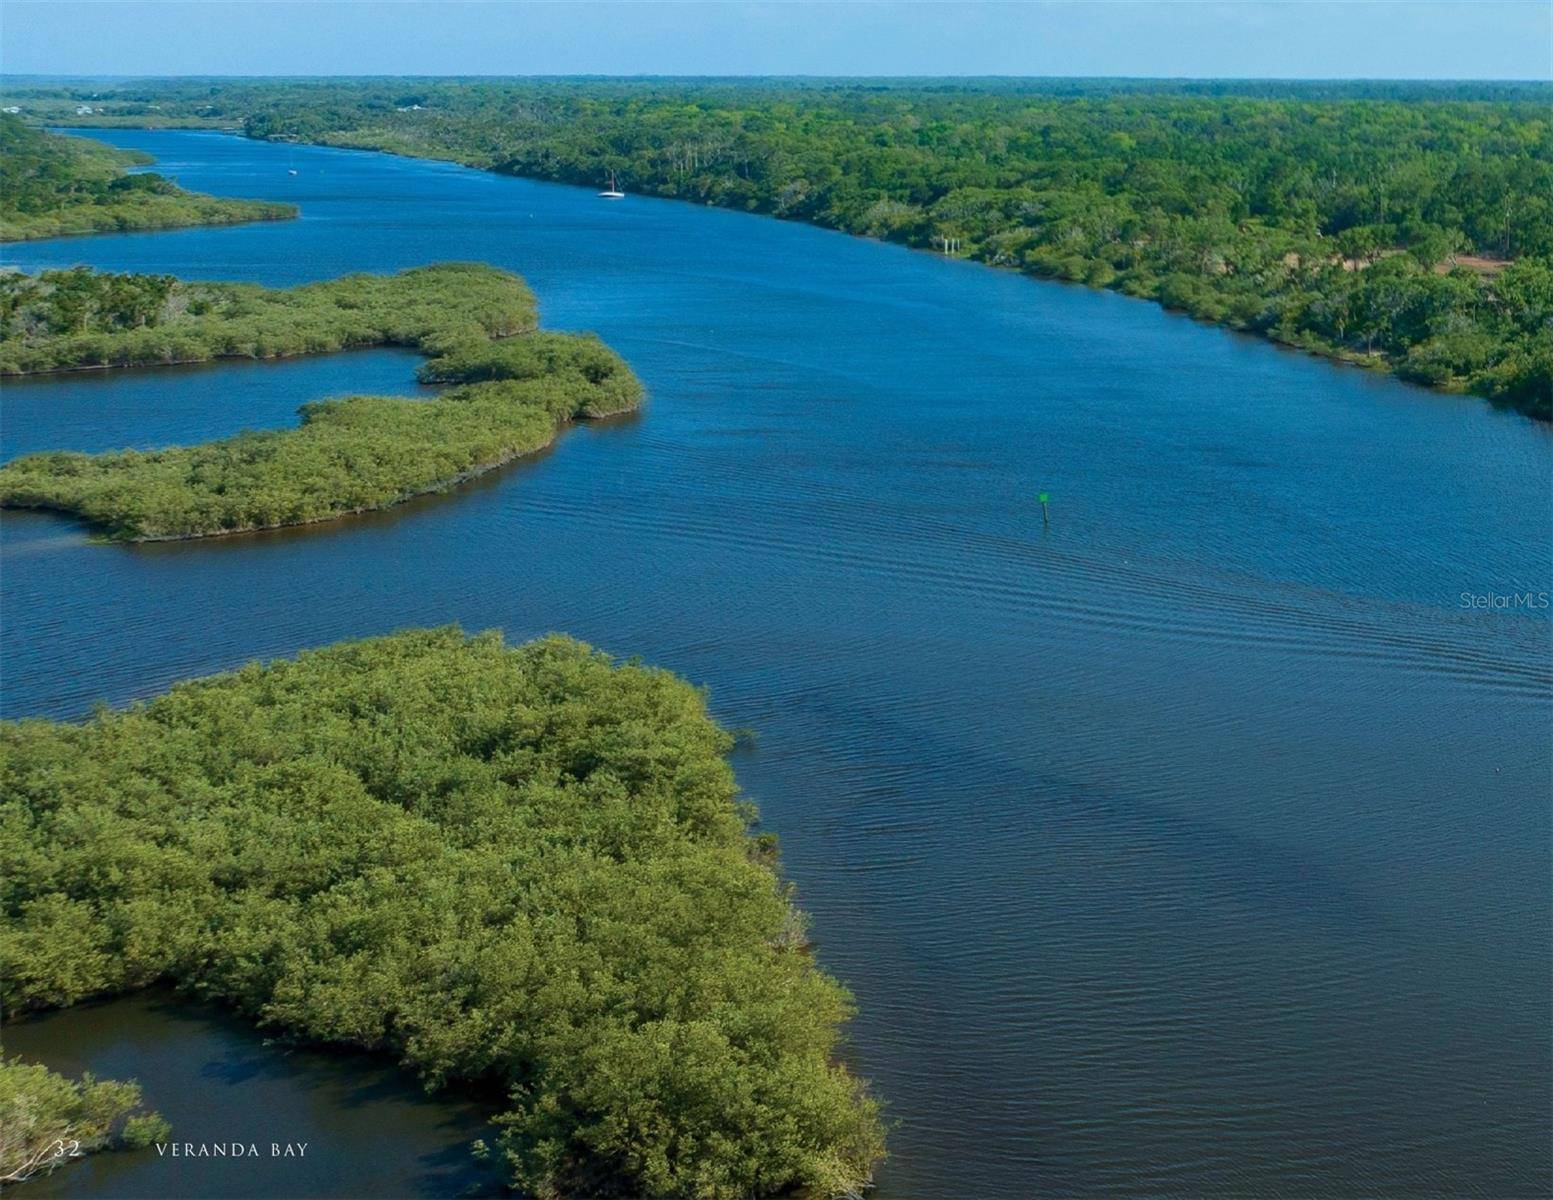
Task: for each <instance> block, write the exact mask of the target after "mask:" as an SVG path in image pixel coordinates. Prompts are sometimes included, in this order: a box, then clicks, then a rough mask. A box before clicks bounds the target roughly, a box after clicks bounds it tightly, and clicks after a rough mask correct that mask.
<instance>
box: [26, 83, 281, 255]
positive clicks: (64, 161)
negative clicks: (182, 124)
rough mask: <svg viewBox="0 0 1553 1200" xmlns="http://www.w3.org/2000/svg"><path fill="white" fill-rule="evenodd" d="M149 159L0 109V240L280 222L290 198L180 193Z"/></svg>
mask: <svg viewBox="0 0 1553 1200" xmlns="http://www.w3.org/2000/svg"><path fill="white" fill-rule="evenodd" d="M151 161H152V159H151V158H150V157H149V156H147V155H144V154H139V153H136V152H133V151H127V150H119V149H117V148H116V147H113V146H108V145H105V144H104V143H102V142H96V141H91V140H89V139H86V138H77V137H65V136H61V135H60V134H55V133H49V132H47V131H46V130H42V129H34V128H32V127H30V126H28V125H26V124H24V123H23V122H22V121H21V120H20V118H18V117H17V116H15V115H13V114H9V113H0V176H3V177H4V184H5V185H4V187H3V188H0V242H21V241H31V240H34V239H37V238H53V237H70V236H75V235H78V234H90V233H125V232H130V231H133V230H153V229H181V228H186V227H189V226H194V225H233V224H239V223H242V222H247V221H284V220H288V219H290V218H292V217H295V216H296V215H297V208H296V206H295V205H293V204H279V203H274V202H271V201H266V200H228V199H224V198H222V197H219V196H208V195H205V194H204V193H201V192H188V191H184V190H183V189H182V188H180V187H178V186H177V185H176V184H175V183H173V182H172V181H171V180H169V179H166V178H164V177H163V176H161V175H158V174H155V173H154V172H149V171H143V172H136V173H134V174H130V173H128V172H127V171H126V168H128V167H132V166H144V165H146V164H148V163H150V162H151Z"/></svg>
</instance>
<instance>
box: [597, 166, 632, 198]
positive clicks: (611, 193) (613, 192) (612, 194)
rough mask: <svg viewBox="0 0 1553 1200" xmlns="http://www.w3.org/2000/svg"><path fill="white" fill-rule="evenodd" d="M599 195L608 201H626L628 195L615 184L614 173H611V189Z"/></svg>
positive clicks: (608, 188)
mask: <svg viewBox="0 0 1553 1200" xmlns="http://www.w3.org/2000/svg"><path fill="white" fill-rule="evenodd" d="M599 195H600V196H602V197H604V199H606V200H624V199H625V198H626V194H625V193H624V192H622V191H621V190H620V187H619V185H617V184H616V183H615V173H614V172H613V171H611V172H610V173H609V187H607V188H606V189H604V191H602V192H600V193H599Z"/></svg>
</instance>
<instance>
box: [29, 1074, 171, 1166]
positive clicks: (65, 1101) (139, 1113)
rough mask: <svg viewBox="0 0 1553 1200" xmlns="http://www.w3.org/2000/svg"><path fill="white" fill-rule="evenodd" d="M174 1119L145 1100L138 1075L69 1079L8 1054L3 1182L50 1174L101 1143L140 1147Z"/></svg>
mask: <svg viewBox="0 0 1553 1200" xmlns="http://www.w3.org/2000/svg"><path fill="white" fill-rule="evenodd" d="M170 1132H171V1127H170V1126H169V1125H168V1124H167V1122H166V1121H165V1120H164V1119H163V1118H162V1117H161V1116H159V1115H158V1114H157V1113H154V1112H147V1111H145V1109H144V1106H143V1104H142V1103H141V1095H140V1088H139V1086H138V1085H137V1084H134V1083H123V1082H119V1081H118V1080H113V1079H94V1078H93V1077H92V1076H91V1075H84V1076H82V1077H81V1078H80V1079H79V1080H76V1079H67V1078H66V1077H65V1076H63V1075H59V1074H56V1073H55V1072H53V1071H50V1070H49V1069H48V1068H47V1067H44V1066H40V1065H38V1064H35V1063H29V1062H26V1061H25V1060H23V1059H20V1058H0V1186H6V1185H14V1184H18V1183H23V1182H25V1181H27V1180H29V1179H34V1178H37V1177H39V1176H43V1175H49V1174H51V1173H53V1172H54V1171H55V1170H57V1169H58V1168H60V1167H62V1166H64V1165H66V1164H68V1163H70V1162H71V1161H73V1160H75V1159H78V1158H81V1157H83V1156H84V1155H87V1154H95V1153H96V1152H98V1151H100V1150H119V1149H127V1150H136V1149H142V1148H144V1147H146V1146H149V1145H151V1144H152V1143H153V1142H156V1141H161V1140H163V1139H165V1138H166V1137H167V1136H168V1134H169V1133H170Z"/></svg>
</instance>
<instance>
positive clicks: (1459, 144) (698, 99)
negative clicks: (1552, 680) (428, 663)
mask: <svg viewBox="0 0 1553 1200" xmlns="http://www.w3.org/2000/svg"><path fill="white" fill-rule="evenodd" d="M71 94H72V95H74V94H75V93H71ZM63 95H64V92H63V91H62V90H61V89H54V90H53V91H52V92H40V93H37V94H35V96H34V100H35V101H37V102H46V101H47V100H48V98H49V97H50V96H53V97H56V98H58V97H61V96H63ZM93 96H94V97H95V103H96V104H98V105H99V107H101V108H102V109H103V110H105V111H108V112H111V111H113V108H114V105H115V103H117V104H121V105H130V104H137V103H138V104H146V103H156V104H158V105H159V106H160V108H159V112H160V113H162V114H163V115H164V116H163V119H167V120H173V119H183V118H187V117H189V116H191V115H196V114H198V115H203V116H204V117H206V118H207V119H209V120H212V121H220V122H223V123H225V124H228V125H230V124H233V123H235V122H237V121H239V120H241V121H242V123H243V126H244V128H245V129H246V130H247V132H248V133H249V135H250V136H253V137H262V138H285V139H301V140H310V141H320V142H328V143H332V144H337V145H346V146H361V147H372V148H381V149H387V150H392V151H395V152H398V153H407V154H418V155H424V156H429V157H437V158H448V159H454V160H456V161H460V162H464V163H468V164H471V165H474V166H479V167H483V168H488V169H492V170H498V171H506V172H511V173H514V174H522V175H528V176H533V177H536V178H542V179H553V180H560V181H564V182H571V183H584V184H596V183H598V182H599V181H600V180H603V179H607V178H608V177H609V176H610V175H611V174H612V173H613V174H614V175H615V176H616V177H617V178H618V179H619V180H620V181H621V183H622V184H624V185H625V186H627V187H630V188H633V189H635V190H639V191H645V192H649V193H652V194H655V195H662V196H673V197H682V198H685V199H694V200H697V201H702V202H710V203H714V204H720V205H726V206H729V207H734V208H741V209H747V210H750V211H755V212H763V213H770V214H772V215H775V216H781V217H787V218H791V219H796V220H804V221H810V222H813V223H815V224H819V225H824V226H827V227H831V228H836V229H843V230H847V231H850V232H853V233H859V234H866V235H870V236H875V237H882V238H889V239H892V240H897V241H902V242H905V243H907V244H909V245H913V246H918V247H922V248H940V247H943V246H945V245H946V244H947V245H948V246H951V247H957V248H958V250H957V252H958V253H961V254H965V255H968V256H970V257H973V258H977V259H980V260H982V261H985V262H989V263H993V264H996V265H1000V266H1008V267H1013V268H1016V269H1019V270H1023V271H1027V272H1029V273H1031V274H1034V275H1039V276H1042V277H1046V278H1053V279H1062V280H1069V281H1073V282H1078V283H1085V284H1088V285H1091V286H1096V287H1108V288H1115V289H1117V290H1119V291H1123V292H1126V293H1127V294H1129V295H1134V296H1141V297H1147V298H1151V299H1154V300H1157V301H1159V302H1160V303H1162V304H1165V305H1167V306H1169V307H1171V308H1175V309H1180V310H1183V311H1185V312H1188V313H1191V314H1192V315H1194V316H1196V317H1199V318H1201V319H1204V320H1209V321H1214V322H1217V323H1220V324H1225V325H1229V326H1231V327H1233V328H1236V329H1242V330H1246V331H1248V332H1253V333H1257V334H1261V335H1263V336H1266V337H1269V338H1272V339H1274V340H1277V341H1279V342H1282V343H1285V344H1288V345H1292V346H1298V347H1301V348H1304V349H1308V350H1311V351H1314V352H1317V353H1321V354H1325V355H1330V356H1334V357H1339V358H1344V359H1348V360H1351V361H1355V362H1359V363H1363V364H1365V365H1369V366H1376V367H1385V368H1390V369H1394V370H1396V371H1398V372H1399V373H1401V374H1402V375H1403V376H1404V377H1406V378H1408V379H1411V380H1414V381H1417V382H1420V383H1424V384H1428V385H1431V386H1435V387H1441V388H1447V389H1452V390H1470V391H1474V392H1477V393H1478V394H1481V395H1484V396H1488V397H1490V398H1492V399H1493V400H1494V401H1496V402H1497V403H1502V404H1507V405H1511V406H1514V407H1516V408H1519V409H1521V410H1522V411H1525V412H1528V413H1531V414H1533V415H1535V416H1538V417H1542V418H1549V417H1553V332H1550V325H1549V322H1550V320H1553V268H1550V263H1553V122H1550V121H1549V120H1548V111H1549V108H1550V105H1553V87H1549V86H1547V85H1540V84H1535V83H1530V84H1517V83H1505V84H1494V83H1487V84H1471V83H1439V84H1434V83H1429V84H1408V83H1353V84H1343V83H1312V84H1294V83H1280V82H1270V81H1261V82H1257V81H1252V82H1245V83H1231V82H1214V81H1205V82H1200V83H1169V82H1160V81H1152V82H1151V81H1143V80H1132V81H1129V80H1112V81H1106V80H1044V81H1043V80H1033V81H1030V80H1027V81H1021V80H987V81H974V82H960V81H949V80H868V81H859V80H802V81H778V80H753V81H737V82H735V81H728V80H702V81H669V80H643V81H633V82H621V81H609V80H584V79H576V80H546V81H534V80H529V81H519V80H514V81H489V80H473V79H463V80H461V79H440V80H430V79H427V80H415V81H413V85H407V81H405V80H359V81H357V80H352V81H343V80H338V81H306V82H287V81H263V82H254V81H238V80H226V81H223V80H217V81H200V82H198V83H196V82H192V81H190V82H178V81H169V82H150V83H139V84H134V85H128V86H126V88H125V89H124V90H123V91H122V92H115V91H114V90H112V89H106V90H103V89H98V90H96V91H94V92H93Z"/></svg>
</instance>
